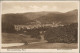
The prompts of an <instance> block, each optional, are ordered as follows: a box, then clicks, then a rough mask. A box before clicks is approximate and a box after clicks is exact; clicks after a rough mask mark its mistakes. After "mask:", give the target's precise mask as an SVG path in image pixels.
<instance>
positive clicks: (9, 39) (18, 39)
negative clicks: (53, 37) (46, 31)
mask: <svg viewBox="0 0 80 53" xmlns="http://www.w3.org/2000/svg"><path fill="white" fill-rule="evenodd" d="M26 42H28V43H31V42H38V43H34V44H26V45H22V46H13V47H3V49H5V48H7V49H76V48H78V44H77V43H47V42H41V41H40V39H36V38H30V37H29V36H25V35H21V34H8V33H3V34H2V43H3V44H4V43H26Z"/></svg>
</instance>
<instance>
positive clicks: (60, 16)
mask: <svg viewBox="0 0 80 53" xmlns="http://www.w3.org/2000/svg"><path fill="white" fill-rule="evenodd" d="M36 21H38V22H41V23H42V24H48V23H55V24H57V23H58V24H59V23H60V24H70V23H76V22H78V10H72V11H69V12H66V13H61V12H45V11H43V12H28V13H16V14H3V15H2V23H10V24H30V23H31V22H35V23H36Z"/></svg>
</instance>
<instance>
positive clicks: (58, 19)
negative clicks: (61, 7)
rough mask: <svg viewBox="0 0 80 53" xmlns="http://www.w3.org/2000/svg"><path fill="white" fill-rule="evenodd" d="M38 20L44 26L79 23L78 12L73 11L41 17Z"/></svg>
mask: <svg viewBox="0 0 80 53" xmlns="http://www.w3.org/2000/svg"><path fill="white" fill-rule="evenodd" d="M36 20H38V21H40V22H41V23H42V24H46V23H55V24H57V23H58V24H59V23H60V24H71V23H77V22H78V10H72V11H69V12H66V13H49V14H47V15H44V16H41V17H40V18H37V19H36Z"/></svg>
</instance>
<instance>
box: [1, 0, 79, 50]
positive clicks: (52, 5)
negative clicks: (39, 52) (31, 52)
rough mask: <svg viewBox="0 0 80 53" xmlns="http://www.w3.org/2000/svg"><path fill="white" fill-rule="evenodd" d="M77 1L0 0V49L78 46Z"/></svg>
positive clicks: (68, 47)
mask: <svg viewBox="0 0 80 53" xmlns="http://www.w3.org/2000/svg"><path fill="white" fill-rule="evenodd" d="M78 11H79V9H78V2H71V1H68V2H67V1H64V2H63V1H58V2H57V1H53V2H47V1H42V2H40V1H39V2H37V1H34V2H25V1H24V2H20V1H3V2H2V12H1V37H2V38H1V39H2V41H1V44H2V46H1V48H2V49H78Z"/></svg>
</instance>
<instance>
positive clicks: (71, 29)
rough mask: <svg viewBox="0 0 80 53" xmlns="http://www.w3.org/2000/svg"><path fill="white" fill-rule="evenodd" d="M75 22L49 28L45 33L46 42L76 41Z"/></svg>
mask: <svg viewBox="0 0 80 53" xmlns="http://www.w3.org/2000/svg"><path fill="white" fill-rule="evenodd" d="M77 28H78V27H77V24H76V23H75V24H70V25H66V26H59V27H54V28H50V29H48V30H47V31H46V33H45V39H46V40H47V41H48V42H60V43H61V42H62V43H66V42H67V43H74V42H77V39H78V38H77V37H78V32H77Z"/></svg>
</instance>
